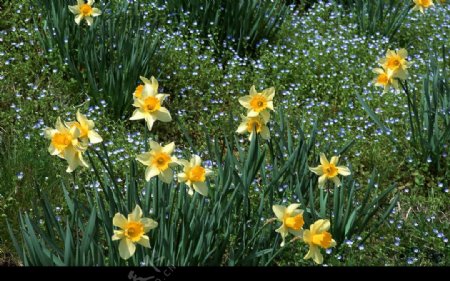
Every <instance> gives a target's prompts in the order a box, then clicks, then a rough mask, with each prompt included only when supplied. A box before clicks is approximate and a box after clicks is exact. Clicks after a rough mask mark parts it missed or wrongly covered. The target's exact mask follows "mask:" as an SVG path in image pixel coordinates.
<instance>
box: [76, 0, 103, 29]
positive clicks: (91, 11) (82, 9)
mask: <svg viewBox="0 0 450 281" xmlns="http://www.w3.org/2000/svg"><path fill="white" fill-rule="evenodd" d="M94 2H95V1H94V0H88V1H87V3H85V2H84V0H77V5H74V6H69V10H70V11H71V12H72V14H74V15H75V22H76V23H77V24H80V22H81V20H82V19H85V20H86V22H87V24H88V25H89V26H91V25H92V23H93V22H94V17H98V16H100V15H101V14H102V11H100V10H99V9H98V8H93V7H92V5H93V4H94Z"/></svg>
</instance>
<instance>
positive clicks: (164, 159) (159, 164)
mask: <svg viewBox="0 0 450 281" xmlns="http://www.w3.org/2000/svg"><path fill="white" fill-rule="evenodd" d="M171 162H172V161H171V158H170V156H169V155H168V154H167V153H164V152H160V153H157V154H156V155H155V156H153V161H152V164H153V165H155V166H156V168H158V170H160V171H165V170H166V169H167V168H169V164H170V163H171Z"/></svg>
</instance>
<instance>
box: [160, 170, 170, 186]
mask: <svg viewBox="0 0 450 281" xmlns="http://www.w3.org/2000/svg"><path fill="white" fill-rule="evenodd" d="M159 178H160V179H161V180H162V181H163V182H165V183H171V182H172V179H173V171H172V169H166V170H164V171H162V172H161V173H160V174H159Z"/></svg>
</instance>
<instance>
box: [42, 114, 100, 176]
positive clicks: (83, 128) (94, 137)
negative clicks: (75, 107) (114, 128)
mask: <svg viewBox="0 0 450 281" xmlns="http://www.w3.org/2000/svg"><path fill="white" fill-rule="evenodd" d="M94 127H95V124H94V121H92V120H89V119H87V117H86V116H85V115H83V114H81V113H80V111H77V121H73V122H62V121H61V118H59V117H58V119H57V120H56V123H55V128H46V129H45V130H44V134H45V137H46V138H47V139H50V140H51V142H50V146H49V148H48V152H49V153H50V154H51V155H57V156H59V157H60V158H62V159H65V160H66V161H67V163H68V164H69V167H67V170H66V171H67V172H69V173H71V172H73V171H74V170H75V169H76V168H77V167H78V166H83V167H89V165H88V164H87V163H86V161H85V160H84V159H83V153H84V152H85V151H86V150H87V148H88V146H89V143H92V144H95V143H99V142H102V141H103V139H102V137H101V136H100V135H99V134H98V133H97V132H96V131H95V130H94Z"/></svg>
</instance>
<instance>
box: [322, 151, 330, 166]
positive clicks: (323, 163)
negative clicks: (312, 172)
mask: <svg viewBox="0 0 450 281" xmlns="http://www.w3.org/2000/svg"><path fill="white" fill-rule="evenodd" d="M320 164H322V165H324V166H325V165H329V164H330V163H329V162H328V159H327V157H326V156H325V154H324V153H320Z"/></svg>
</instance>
